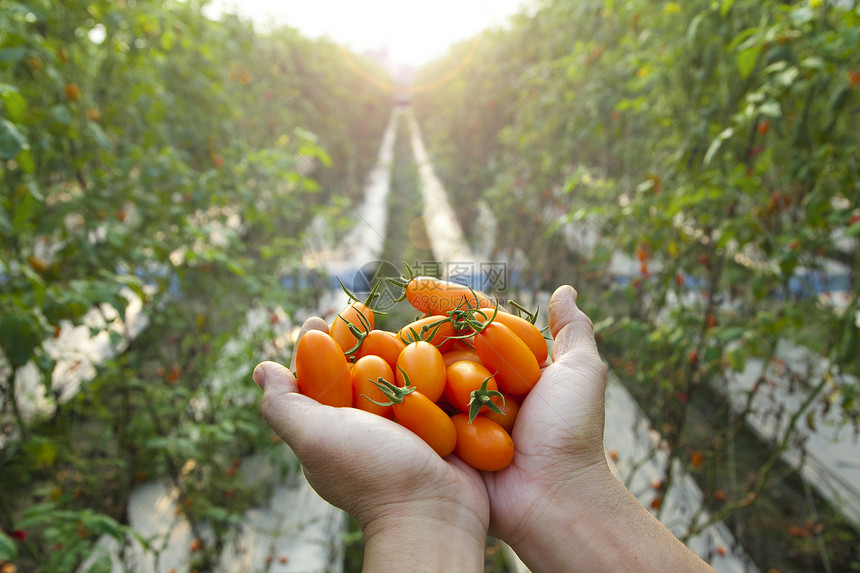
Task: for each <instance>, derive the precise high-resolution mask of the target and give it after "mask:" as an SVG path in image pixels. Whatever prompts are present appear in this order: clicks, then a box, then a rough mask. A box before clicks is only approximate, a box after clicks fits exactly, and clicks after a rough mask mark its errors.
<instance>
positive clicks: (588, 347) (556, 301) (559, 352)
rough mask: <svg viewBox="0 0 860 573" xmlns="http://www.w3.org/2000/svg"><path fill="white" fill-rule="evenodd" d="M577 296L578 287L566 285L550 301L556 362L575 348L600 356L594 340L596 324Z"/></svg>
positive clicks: (550, 326)
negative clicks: (582, 307) (581, 308)
mask: <svg viewBox="0 0 860 573" xmlns="http://www.w3.org/2000/svg"><path fill="white" fill-rule="evenodd" d="M576 298H577V292H576V289H574V288H573V287H572V286H569V285H564V286H561V287H559V288H557V289H556V291H555V292H554V293H553V294H552V298H551V299H550V301H549V328H550V332H551V333H552V337H553V340H554V341H555V342H554V344H553V349H552V358H553V361H554V362H555V361H558V360H559V359H560V358H561V357H562V356H564V355H565V354H567V353H569V352H571V351H572V350H575V349H577V350H584V351H586V352H588V353H589V354H594V355H595V356H599V354H598V352H597V343H596V342H595V341H594V325H593V324H592V322H591V319H590V318H588V316H586V315H585V313H584V312H582V311H581V310H580V309H579V307H578V306H577V305H576Z"/></svg>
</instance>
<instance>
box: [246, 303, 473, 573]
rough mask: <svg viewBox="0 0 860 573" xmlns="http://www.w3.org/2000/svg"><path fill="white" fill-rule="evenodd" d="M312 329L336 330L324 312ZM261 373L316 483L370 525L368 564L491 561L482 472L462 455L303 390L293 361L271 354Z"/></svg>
mask: <svg viewBox="0 0 860 573" xmlns="http://www.w3.org/2000/svg"><path fill="white" fill-rule="evenodd" d="M310 328H315V329H317V330H323V331H327V330H328V327H327V325H326V324H325V322H324V321H322V319H319V318H312V319H309V320H308V321H307V322H306V323H305V325H304V327H303V329H302V333H304V332H306V331H307V330H308V329H310ZM254 380H255V381H256V382H257V384H258V385H259V386H260V387H261V388H262V389H263V402H262V407H261V411H262V414H263V417H264V418H265V420H266V422H268V424H269V425H270V426H271V428H272V430H274V432H275V433H276V434H277V435H278V436H280V437H281V438H282V439H283V440H284V441H285V442H286V443H287V444H288V445H289V446H290V447H291V448H292V449H293V451H294V452H295V454H296V456H297V457H298V459H299V461H300V462H301V464H302V468H303V470H304V473H305V476H306V477H307V479H308V482H309V483H310V484H311V486H312V487H313V488H314V490H316V491H317V493H319V495H320V496H321V497H323V498H324V499H326V500H327V501H328V502H329V503H331V504H332V505H335V506H337V507H339V508H341V509H343V510H344V511H346V512H347V513H349V514H350V515H352V516H353V518H354V519H355V520H356V522H357V523H358V525H359V526H360V527H361V529H362V531H363V532H364V539H365V561H364V566H365V570H374V571H380V570H390V571H405V570H409V571H420V570H426V571H433V570H445V569H446V567H450V565H451V563H457V570H458V571H459V570H462V571H472V570H474V571H480V570H482V569H483V547H484V543H485V540H486V533H487V527H488V524H489V503H488V500H487V493H486V490H485V488H484V484H483V482H482V480H481V476H480V474H479V473H478V472H477V471H475V470H474V469H472V468H470V467H469V466H467V465H466V464H465V463H463V462H462V461H461V460H460V459H459V458H457V457H456V456H453V455H452V456H448V457H446V458H444V459H443V458H440V457H439V456H438V455H437V454H436V452H434V451H433V449H432V448H430V446H428V445H427V444H426V443H424V441H422V440H421V439H420V438H419V437H417V436H416V435H415V434H413V433H412V432H411V431H409V430H407V429H406V428H404V427H402V426H400V425H398V424H397V423H396V422H393V421H391V420H388V419H385V418H383V417H381V416H377V415H375V414H370V413H368V412H364V411H362V410H358V409H355V408H333V407H331V406H325V405H322V404H320V403H318V402H316V401H315V400H313V399H311V398H308V397H307V396H303V395H301V394H299V393H298V387H297V385H296V380H295V377H294V376H293V374H292V372H291V371H290V370H289V369H287V368H286V367H285V366H282V365H280V364H277V363H275V362H263V363H261V364H260V365H258V366H257V368H256V369H255V370H254Z"/></svg>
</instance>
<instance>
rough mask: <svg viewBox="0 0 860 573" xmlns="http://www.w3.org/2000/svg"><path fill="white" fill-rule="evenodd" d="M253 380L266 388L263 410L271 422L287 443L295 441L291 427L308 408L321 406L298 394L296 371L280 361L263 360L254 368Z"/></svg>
mask: <svg viewBox="0 0 860 573" xmlns="http://www.w3.org/2000/svg"><path fill="white" fill-rule="evenodd" d="M254 381H255V382H256V383H257V384H258V385H259V386H260V388H262V389H263V402H262V405H261V406H260V411H261V412H262V414H263V418H264V419H265V420H266V422H267V423H268V424H269V426H270V427H271V428H272V430H274V432H275V433H276V434H278V435H279V436H280V437H281V438H282V439H283V440H284V441H285V442H287V443H288V444H289V443H290V442H291V441H292V438H293V436H292V432H291V428H293V427H294V426H295V421H296V420H297V419H299V418H301V416H302V414H303V413H304V412H305V411H306V410H307V409H308V408H314V407H319V406H321V405H320V404H318V403H317V402H316V401H314V400H313V399H311V398H308V397H307V396H304V395H302V394H299V393H298V391H299V388H298V384H296V378H295V376H293V373H292V372H291V371H290V370H289V369H288V368H287V367H286V366H284V365H282V364H278V363H277V362H262V363H260V364H258V365H257V367H256V368H255V369H254Z"/></svg>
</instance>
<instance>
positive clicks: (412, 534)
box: [360, 503, 487, 573]
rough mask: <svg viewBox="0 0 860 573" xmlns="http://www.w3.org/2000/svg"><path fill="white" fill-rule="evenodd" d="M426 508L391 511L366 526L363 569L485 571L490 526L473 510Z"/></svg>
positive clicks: (413, 507) (436, 506)
mask: <svg viewBox="0 0 860 573" xmlns="http://www.w3.org/2000/svg"><path fill="white" fill-rule="evenodd" d="M424 505H425V507H422V504H415V505H410V506H408V507H406V506H404V505H402V504H398V506H397V507H393V508H392V507H388V508H386V511H385V513H384V514H383V515H381V516H379V517H376V518H374V519H373V520H371V521H369V522H368V523H366V524H364V525H362V526H361V529H362V532H363V534H364V567H363V570H364V571H369V572H370V571H372V572H388V571H390V572H392V573H395V572H401V571H415V572H422V571H428V572H429V571H463V572H471V571H483V569H484V546H485V543H486V539H487V524H486V523H485V522H483V521H482V520H481V519H480V517H479V516H478V514H477V513H475V512H474V511H472V510H471V509H470V508H465V507H462V506H455V507H446V505H445V504H440V503H436V504H424ZM360 525H361V524H360Z"/></svg>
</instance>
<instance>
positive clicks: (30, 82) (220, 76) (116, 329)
mask: <svg viewBox="0 0 860 573" xmlns="http://www.w3.org/2000/svg"><path fill="white" fill-rule="evenodd" d="M204 8H205V2H196V1H191V2H178V1H175V0H155V1H147V2H133V1H131V0H129V1H119V2H115V1H107V0H95V1H91V0H86V1H85V0H63V1H57V0H32V1H22V2H3V3H0V160H2V163H0V346H2V353H0V389H1V390H2V396H1V397H0V415H2V424H3V442H2V444H0V468H2V469H0V475H2V479H1V480H0V525H2V529H3V531H2V532H0V561H4V560H7V559H10V558H12V557H13V556H15V555H16V554H17V557H16V559H15V560H16V562H17V563H18V564H19V570H20V571H27V570H36V569H38V570H41V571H51V572H60V571H74V570H76V568H77V567H78V566H79V565H80V564H81V562H82V560H84V559H85V558H86V557H87V556H89V554H90V553H91V549H92V546H93V543H94V541H95V540H96V539H97V538H98V536H99V535H102V534H108V535H111V536H113V537H115V538H117V540H120V541H123V540H124V539H125V535H126V533H129V531H128V526H127V523H128V522H127V515H126V510H127V502H128V496H129V493H130V491H131V490H132V488H133V487H134V486H135V485H136V484H138V483H140V482H144V481H149V480H156V479H167V480H168V481H169V482H170V484H171V485H172V486H173V487H175V488H176V491H177V492H178V495H179V507H180V508H181V510H182V512H184V514H185V516H186V517H187V518H188V519H189V521H190V523H191V524H192V528H195V532H196V533H199V531H198V530H197V529H196V528H197V527H198V526H199V524H200V523H203V522H205V523H207V524H208V525H209V526H212V527H213V528H214V532H215V536H214V537H209V538H206V540H205V543H204V546H203V547H200V548H199V550H198V551H197V553H196V557H195V559H196V561H195V564H196V565H197V566H199V567H200V568H201V569H205V568H206V567H207V564H210V563H211V560H212V559H213V558H214V556H216V555H217V554H218V551H217V550H218V548H219V547H220V545H221V544H223V543H224V540H225V539H226V537H225V535H226V534H227V532H228V531H229V530H230V528H231V527H234V526H235V524H236V519H237V516H239V515H241V511H242V510H243V509H244V508H245V507H247V505H248V504H249V503H251V502H253V501H254V500H255V499H258V498H259V496H260V495H261V492H259V491H255V490H254V489H253V488H252V487H251V486H250V485H248V484H245V483H243V482H242V480H240V479H239V477H237V468H238V465H239V463H240V462H241V456H243V455H246V454H249V453H251V452H254V451H257V450H259V449H260V448H261V447H264V446H266V445H268V444H269V439H270V435H269V431H268V429H267V428H266V427H265V424H263V423H262V421H261V419H260V417H259V404H258V396H257V392H256V390H257V389H256V387H255V386H254V383H253V382H252V381H251V378H250V367H251V366H252V365H253V364H255V363H256V360H258V359H259V358H260V357H261V356H265V355H267V354H268V355H273V356H276V355H277V353H278V352H279V351H281V352H282V351H283V344H282V343H283V340H281V339H282V338H283V336H284V335H285V329H286V325H287V323H288V322H289V317H290V316H291V315H292V313H293V312H294V310H295V309H297V308H300V307H302V308H306V307H309V306H312V305H313V302H314V297H315V292H314V288H313V280H312V279H313V277H312V276H309V275H308V276H304V279H305V280H304V282H301V281H300V282H297V281H295V280H292V281H291V282H290V283H289V284H291V285H293V287H294V288H290V289H286V288H283V287H282V286H281V285H282V281H283V280H284V279H285V277H293V278H295V277H297V276H303V275H302V271H301V254H302V246H303V238H304V236H305V232H306V228H307V224H308V222H309V221H310V220H312V218H313V217H315V216H317V215H320V216H322V217H323V218H324V220H326V221H327V222H328V223H329V225H330V227H331V228H333V229H337V228H339V227H342V226H343V221H345V220H346V217H345V216H344V215H343V209H344V208H345V207H347V206H349V205H350V204H351V203H352V201H353V200H355V199H356V198H357V197H359V196H360V193H361V191H362V187H363V180H364V178H365V176H366V174H367V172H368V171H369V169H370V168H371V167H372V165H373V163H374V162H375V160H376V153H377V149H378V145H379V141H380V139H381V135H382V131H383V129H384V128H385V122H386V121H387V118H388V115H389V113H390V110H391V108H392V106H393V98H392V97H391V95H390V94H387V93H385V92H383V91H381V90H380V89H379V88H377V87H375V86H374V84H372V83H370V82H368V81H366V79H365V78H361V77H359V76H358V75H357V74H356V73H355V71H354V70H353V69H352V68H351V66H350V64H349V63H348V61H349V60H348V58H346V57H344V53H343V51H342V48H341V47H339V46H337V45H336V44H334V43H332V42H328V41H324V40H309V39H307V38H304V37H302V36H301V35H300V34H299V33H298V32H297V31H296V30H293V29H289V28H283V29H278V30H274V31H272V32H269V33H266V34H262V33H259V32H256V31H255V30H254V29H253V28H252V26H251V24H249V23H247V22H244V21H241V20H239V19H237V18H235V17H232V16H224V17H223V18H221V19H220V20H218V21H215V20H212V19H209V18H207V17H206V16H205V15H204V12H203V10H204ZM356 57H357V56H351V58H356ZM363 68H364V69H365V74H371V75H374V74H375V75H376V76H377V77H379V78H383V79H384V78H386V77H387V74H386V73H385V72H383V71H382V70H381V69H379V68H376V67H374V66H373V65H372V64H370V63H364V64H363ZM127 307H130V308H138V307H140V317H142V318H137V319H135V320H136V323H137V324H143V323H145V324H146V325H147V326H146V328H145V329H143V330H142V331H140V328H137V331H135V332H131V330H132V326H131V320H130V321H129V322H127V323H126V322H123V317H124V313H125V311H126V308H127ZM94 315H95V317H94ZM130 318H131V317H130ZM76 328H77V329H78V330H80V328H83V329H84V331H85V332H87V329H90V330H91V331H92V334H97V333H99V332H102V331H106V332H109V333H110V334H109V341H110V344H111V345H113V346H115V347H118V348H119V349H120V350H124V351H123V352H121V353H119V354H117V355H116V357H115V358H113V359H108V360H104V361H101V362H98V361H97V363H96V364H95V367H96V372H95V373H94V375H93V376H92V380H91V381H90V382H88V383H84V384H81V385H80V388H79V389H78V384H79V383H80V382H81V381H82V378H86V376H84V375H82V374H78V373H76V369H77V370H82V369H83V368H84V366H83V361H79V363H78V364H74V365H73V366H72V367H71V368H65V369H60V368H58V364H60V363H61V362H60V361H61V359H64V358H68V357H64V356H63V354H62V352H63V346H62V344H60V342H61V341H63V340H65V337H66V336H67V335H69V333H72V332H74V331H75V330H76ZM73 358H74V357H73ZM60 370H63V371H62V372H61V371H60ZM83 381H84V382H86V380H83ZM78 390H79V391H78ZM25 404H27V405H32V404H36V405H37V407H30V406H27V407H25V406H24V405H25ZM197 537H198V538H199V539H203V538H202V537H201V536H199V535H198V536H197Z"/></svg>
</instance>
